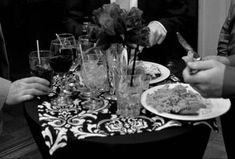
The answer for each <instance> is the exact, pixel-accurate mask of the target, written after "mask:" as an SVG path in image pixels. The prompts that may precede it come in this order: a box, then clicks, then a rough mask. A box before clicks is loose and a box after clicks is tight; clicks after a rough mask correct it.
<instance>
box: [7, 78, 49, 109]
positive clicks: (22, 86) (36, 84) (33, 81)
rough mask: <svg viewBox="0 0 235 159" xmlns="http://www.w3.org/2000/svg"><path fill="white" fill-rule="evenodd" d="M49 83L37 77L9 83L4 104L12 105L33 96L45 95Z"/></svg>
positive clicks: (47, 91)
mask: <svg viewBox="0 0 235 159" xmlns="http://www.w3.org/2000/svg"><path fill="white" fill-rule="evenodd" d="M49 84H50V82H49V81H47V80H45V79H43V78H39V77H29V78H23V79H20V80H17V81H14V82H13V83H11V85H10V88H9V92H8V96H7V99H6V104H8V105H13V104H18V103H21V102H24V101H26V100H30V99H32V98H33V97H34V96H40V95H47V94H48V93H49V87H48V86H49Z"/></svg>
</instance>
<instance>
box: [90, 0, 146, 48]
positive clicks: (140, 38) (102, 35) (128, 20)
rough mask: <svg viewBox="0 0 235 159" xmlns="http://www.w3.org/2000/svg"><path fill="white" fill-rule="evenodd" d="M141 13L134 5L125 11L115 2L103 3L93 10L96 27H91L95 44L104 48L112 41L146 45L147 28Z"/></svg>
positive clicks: (126, 44)
mask: <svg viewBox="0 0 235 159" xmlns="http://www.w3.org/2000/svg"><path fill="white" fill-rule="evenodd" d="M142 14H143V12H142V11H141V10H140V9H138V8H136V7H133V8H131V9H130V11H126V10H124V9H121V8H120V6H119V5H118V4H116V3H111V4H104V5H103V6H102V7H101V8H98V9H96V10H94V11H93V20H94V23H95V25H96V27H93V31H92V33H93V34H95V36H96V39H97V46H102V47H104V48H105V49H107V48H109V47H110V45H111V44H112V43H121V44H123V45H124V46H129V47H131V46H133V45H132V44H136V45H141V46H144V47H145V46H147V45H148V44H149V40H148V35H149V28H148V27H147V26H146V25H144V20H143V18H142ZM93 36H94V35H93Z"/></svg>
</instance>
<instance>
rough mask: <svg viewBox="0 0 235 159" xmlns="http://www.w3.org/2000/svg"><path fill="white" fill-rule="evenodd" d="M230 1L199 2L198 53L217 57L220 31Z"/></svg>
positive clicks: (206, 0)
mask: <svg viewBox="0 0 235 159" xmlns="http://www.w3.org/2000/svg"><path fill="white" fill-rule="evenodd" d="M229 4H230V0H199V12H198V13H199V15H198V17H199V22H198V29H199V31H198V52H199V54H200V55H202V56H207V55H216V54H217V44H218V38H219V32H220V29H221V27H222V25H223V23H224V21H225V18H226V16H227V11H228V8H229Z"/></svg>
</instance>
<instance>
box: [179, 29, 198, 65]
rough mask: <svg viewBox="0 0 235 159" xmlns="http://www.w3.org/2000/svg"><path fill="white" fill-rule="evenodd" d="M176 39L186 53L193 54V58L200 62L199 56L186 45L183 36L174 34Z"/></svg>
mask: <svg viewBox="0 0 235 159" xmlns="http://www.w3.org/2000/svg"><path fill="white" fill-rule="evenodd" d="M176 35H177V38H178V41H179V43H180V44H181V46H182V47H183V48H184V49H185V50H186V51H187V52H188V53H192V54H193V58H194V60H196V61H199V60H201V56H200V55H199V54H198V53H197V52H196V51H194V50H193V48H192V47H191V46H190V45H189V44H188V42H187V41H186V40H185V39H184V38H183V36H182V35H181V34H180V33H179V32H176Z"/></svg>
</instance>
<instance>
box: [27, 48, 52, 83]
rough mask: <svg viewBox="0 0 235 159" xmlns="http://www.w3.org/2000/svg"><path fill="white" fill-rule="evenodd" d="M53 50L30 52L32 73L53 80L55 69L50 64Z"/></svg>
mask: <svg viewBox="0 0 235 159" xmlns="http://www.w3.org/2000/svg"><path fill="white" fill-rule="evenodd" d="M51 57H52V52H51V51H50V50H40V51H39V52H38V51H32V52H30V53H29V66H30V74H31V75H32V76H38V77H41V78H45V79H47V80H48V81H49V82H51V79H52V76H53V69H52V67H51V65H50V59H51Z"/></svg>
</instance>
